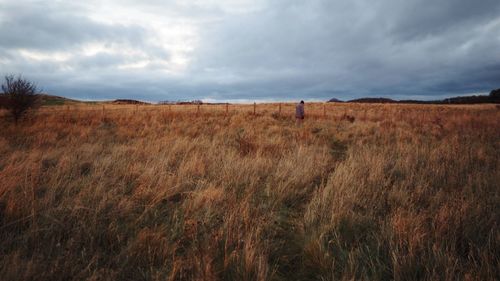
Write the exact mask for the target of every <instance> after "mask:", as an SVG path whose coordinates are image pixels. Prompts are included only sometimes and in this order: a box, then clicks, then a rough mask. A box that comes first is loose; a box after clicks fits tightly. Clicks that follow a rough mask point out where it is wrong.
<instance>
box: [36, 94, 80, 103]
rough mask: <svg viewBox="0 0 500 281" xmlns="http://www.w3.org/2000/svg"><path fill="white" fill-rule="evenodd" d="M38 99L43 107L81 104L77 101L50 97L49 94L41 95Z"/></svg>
mask: <svg viewBox="0 0 500 281" xmlns="http://www.w3.org/2000/svg"><path fill="white" fill-rule="evenodd" d="M38 98H39V102H40V105H42V106H49V105H65V104H74V103H80V101H77V100H72V99H68V98H64V97H59V96H53V95H48V94H40V95H38Z"/></svg>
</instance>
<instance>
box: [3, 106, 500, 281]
mask: <svg viewBox="0 0 500 281" xmlns="http://www.w3.org/2000/svg"><path fill="white" fill-rule="evenodd" d="M279 107H280V106H279V105H278V104H266V105H262V104H258V105H257V108H256V114H255V115H254V114H253V110H254V108H253V105H238V106H235V105H232V106H230V107H229V108H228V109H227V110H228V111H227V112H226V107H225V105H217V106H215V105H214V106H206V105H203V106H201V107H200V108H199V109H198V107H197V106H195V105H192V106H191V105H189V106H127V105H120V106H118V105H117V106H112V105H105V106H104V107H103V106H102V105H94V106H88V105H87V106H71V107H70V106H64V105H63V106H58V107H45V108H42V109H41V110H40V111H39V112H38V113H37V115H36V116H31V118H28V119H27V120H25V121H23V122H22V123H20V124H18V125H17V126H15V125H14V124H13V123H12V122H10V121H9V119H8V117H7V116H6V113H5V112H2V113H1V114H0V115H1V117H0V279H1V280H391V279H393V280H498V279H499V278H500V231H499V222H500V169H499V164H500V163H499V162H500V157H499V156H500V110H499V109H498V108H497V107H495V106H494V105H480V106H441V105H440V106H437V105H364V104H328V105H327V106H324V105H323V104H306V115H307V118H306V120H305V123H304V124H303V125H302V126H300V127H297V126H296V125H295V120H294V118H293V109H294V108H293V104H283V105H281V113H279ZM345 115H349V116H353V117H354V118H355V120H354V121H353V122H351V121H352V120H351V121H349V120H348V118H345V117H343V116H345Z"/></svg>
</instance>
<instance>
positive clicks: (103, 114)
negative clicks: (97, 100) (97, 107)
mask: <svg viewBox="0 0 500 281" xmlns="http://www.w3.org/2000/svg"><path fill="white" fill-rule="evenodd" d="M105 114H106V112H105V109H104V104H103V105H102V118H101V119H102V121H104V116H105Z"/></svg>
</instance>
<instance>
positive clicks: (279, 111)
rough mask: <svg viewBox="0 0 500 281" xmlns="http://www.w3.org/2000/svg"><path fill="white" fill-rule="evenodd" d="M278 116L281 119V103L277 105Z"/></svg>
mask: <svg viewBox="0 0 500 281" xmlns="http://www.w3.org/2000/svg"><path fill="white" fill-rule="evenodd" d="M278 116H280V117H281V102H280V103H279V109H278Z"/></svg>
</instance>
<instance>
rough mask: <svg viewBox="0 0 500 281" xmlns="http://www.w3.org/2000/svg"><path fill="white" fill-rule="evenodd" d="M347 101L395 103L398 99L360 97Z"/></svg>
mask: <svg viewBox="0 0 500 281" xmlns="http://www.w3.org/2000/svg"><path fill="white" fill-rule="evenodd" d="M348 102H359V103H396V102H398V101H395V100H392V99H388V98H360V99H354V100H350V101H348Z"/></svg>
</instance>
